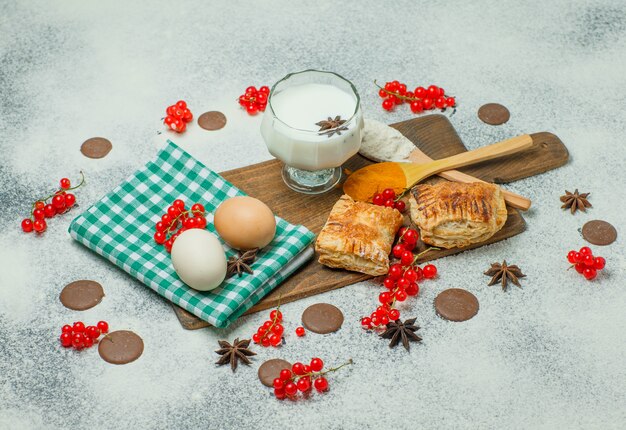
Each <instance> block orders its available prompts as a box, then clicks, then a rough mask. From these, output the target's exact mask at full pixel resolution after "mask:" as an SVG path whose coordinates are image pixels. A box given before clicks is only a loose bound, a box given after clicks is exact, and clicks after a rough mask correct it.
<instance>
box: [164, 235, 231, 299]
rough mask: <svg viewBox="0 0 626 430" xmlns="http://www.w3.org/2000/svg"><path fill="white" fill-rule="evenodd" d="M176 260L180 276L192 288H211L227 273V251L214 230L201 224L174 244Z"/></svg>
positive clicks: (175, 265)
mask: <svg viewBox="0 0 626 430" xmlns="http://www.w3.org/2000/svg"><path fill="white" fill-rule="evenodd" d="M172 264H173V265H174V270H176V273H177V274H178V277H179V278H180V279H181V280H182V281H183V282H184V283H185V284H187V285H189V286H190V287H191V288H193V289H195V290H198V291H209V290H213V289H214V288H217V287H218V286H219V285H220V284H221V283H222V281H223V280H224V278H225V277H226V253H225V252H224V248H223V247H222V244H221V242H220V241H219V239H218V238H217V236H215V235H214V234H213V233H211V232H209V231H207V230H202V229H199V228H192V229H189V230H186V231H184V232H182V233H181V234H180V236H178V238H177V239H176V241H175V242H174V245H172Z"/></svg>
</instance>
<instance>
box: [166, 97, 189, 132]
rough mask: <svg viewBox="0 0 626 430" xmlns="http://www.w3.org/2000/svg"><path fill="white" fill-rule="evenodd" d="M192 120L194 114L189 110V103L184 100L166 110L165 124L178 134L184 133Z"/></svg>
mask: <svg viewBox="0 0 626 430" xmlns="http://www.w3.org/2000/svg"><path fill="white" fill-rule="evenodd" d="M192 119H193V114H192V113H191V111H190V110H189V109H188V108H187V103H186V102H185V101H184V100H179V101H177V102H176V103H175V104H173V105H170V106H168V107H167V109H165V118H164V119H163V124H165V125H166V126H167V127H168V128H169V129H170V130H172V131H175V132H176V133H183V132H184V131H185V130H186V129H187V124H188V123H189V122H191V120H192Z"/></svg>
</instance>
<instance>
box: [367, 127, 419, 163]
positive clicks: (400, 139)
mask: <svg viewBox="0 0 626 430" xmlns="http://www.w3.org/2000/svg"><path fill="white" fill-rule="evenodd" d="M414 149H415V145H413V143H411V141H410V140H409V139H407V138H406V137H404V135H403V134H402V133H400V132H399V131H398V130H396V129H395V128H391V127H389V126H388V125H387V124H384V123H382V122H380V121H376V120H375V119H366V120H365V127H364V128H363V140H362V141H361V149H360V150H359V153H360V154H361V155H362V156H364V157H366V158H369V159H370V160H374V161H407V160H406V159H407V158H408V157H409V154H410V153H411V151H413V150H414Z"/></svg>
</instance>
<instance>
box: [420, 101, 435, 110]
mask: <svg viewBox="0 0 626 430" xmlns="http://www.w3.org/2000/svg"><path fill="white" fill-rule="evenodd" d="M422 105H423V106H424V110H430V109H432V108H433V101H432V100H431V99H424V100H422Z"/></svg>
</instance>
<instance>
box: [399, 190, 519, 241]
mask: <svg viewBox="0 0 626 430" xmlns="http://www.w3.org/2000/svg"><path fill="white" fill-rule="evenodd" d="M409 204H410V208H411V209H410V210H411V219H412V220H413V222H414V223H415V224H416V225H417V226H418V227H419V229H420V233H421V238H422V240H423V241H424V243H427V244H429V245H433V246H437V247H441V248H454V247H464V246H468V245H470V244H472V243H478V242H483V241H485V240H487V239H489V238H490V237H491V236H493V235H494V234H495V233H496V232H497V231H498V230H500V229H501V228H502V226H503V225H504V223H505V222H506V218H507V211H506V205H505V203H504V197H503V196H502V192H501V191H500V187H498V186H497V185H494V184H488V183H484V182H472V183H469V184H465V183H460V182H447V181H445V182H440V183H438V184H436V185H428V184H422V185H417V186H416V187H414V188H413V189H412V190H411V197H410V198H409Z"/></svg>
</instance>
